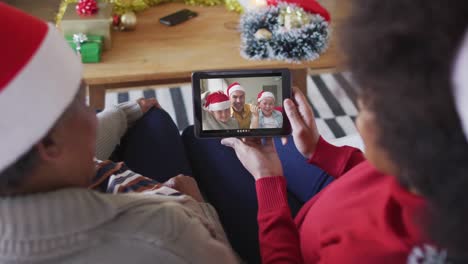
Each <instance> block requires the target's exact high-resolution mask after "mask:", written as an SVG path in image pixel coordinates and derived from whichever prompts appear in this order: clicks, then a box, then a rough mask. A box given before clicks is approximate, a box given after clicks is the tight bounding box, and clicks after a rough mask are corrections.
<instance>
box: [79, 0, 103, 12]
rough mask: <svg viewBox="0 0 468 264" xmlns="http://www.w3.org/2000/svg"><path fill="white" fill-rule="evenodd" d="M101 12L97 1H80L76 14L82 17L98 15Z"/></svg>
mask: <svg viewBox="0 0 468 264" xmlns="http://www.w3.org/2000/svg"><path fill="white" fill-rule="evenodd" d="M98 10H99V7H98V5H97V3H96V0H80V1H78V4H76V12H77V13H78V15H80V16H86V15H92V14H96V13H97V12H98Z"/></svg>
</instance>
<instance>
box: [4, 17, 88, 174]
mask: <svg viewBox="0 0 468 264" xmlns="http://www.w3.org/2000/svg"><path fill="white" fill-rule="evenodd" d="M3 52H8V51H3ZM81 73H82V64H81V62H80V60H79V58H78V56H77V55H76V54H75V53H74V52H73V50H72V49H71V48H70V46H69V45H68V44H67V43H66V41H65V40H64V39H63V35H62V34H60V33H59V32H58V31H57V29H56V28H55V26H54V25H52V24H49V25H48V32H47V34H46V36H45V38H44V40H43V41H42V44H41V46H40V47H39V48H38V50H37V51H36V53H35V54H34V55H33V56H32V58H31V59H30V61H29V62H28V63H27V64H26V65H25V66H24V68H23V69H22V70H21V71H20V72H19V73H18V74H17V75H16V76H15V77H14V79H13V80H11V81H10V82H9V83H8V84H7V87H5V88H4V90H3V91H2V92H0V115H1V118H0V131H2V132H1V134H2V138H1V147H0V171H3V170H4V169H6V168H7V167H8V166H10V165H11V164H13V163H14V162H15V161H16V160H17V159H18V158H20V157H21V156H22V155H23V154H25V153H26V152H27V151H29V150H30V149H31V148H32V146H33V145H34V144H36V143H37V142H38V141H39V140H41V139H42V137H44V136H45V135H46V134H47V132H48V131H49V130H50V129H51V128H52V126H53V125H54V123H55V122H56V121H57V119H58V118H59V117H60V116H61V115H62V113H63V112H64V110H65V109H66V108H67V107H68V105H69V104H70V103H71V102H72V100H73V98H74V97H75V95H76V93H77V91H78V89H79V87H80V82H81Z"/></svg>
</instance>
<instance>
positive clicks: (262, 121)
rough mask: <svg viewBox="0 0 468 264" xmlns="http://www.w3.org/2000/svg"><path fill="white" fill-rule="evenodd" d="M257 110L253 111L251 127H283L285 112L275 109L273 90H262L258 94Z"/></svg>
mask: <svg viewBox="0 0 468 264" xmlns="http://www.w3.org/2000/svg"><path fill="white" fill-rule="evenodd" d="M257 102H258V104H257V107H258V110H257V111H253V112H252V115H253V117H252V125H251V128H281V127H283V114H282V113H281V112H280V111H278V110H275V95H274V94H273V93H271V92H266V91H261V92H260V93H259V94H258V96H257Z"/></svg>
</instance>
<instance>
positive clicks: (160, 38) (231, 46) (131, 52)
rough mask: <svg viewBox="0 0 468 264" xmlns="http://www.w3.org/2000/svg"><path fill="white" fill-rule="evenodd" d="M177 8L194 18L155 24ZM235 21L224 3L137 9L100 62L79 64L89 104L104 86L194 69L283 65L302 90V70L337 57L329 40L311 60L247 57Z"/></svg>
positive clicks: (159, 80)
mask: <svg viewBox="0 0 468 264" xmlns="http://www.w3.org/2000/svg"><path fill="white" fill-rule="evenodd" d="M183 8H189V9H191V10H193V11H195V12H197V13H198V16H197V17H196V18H194V19H191V20H189V21H187V22H185V23H182V24H180V25H177V26H173V27H167V26H164V25H162V24H160V23H159V18H160V17H163V16H165V15H168V14H170V13H173V12H175V11H177V10H180V9H183ZM342 13H343V12H342ZM331 14H332V19H333V23H332V25H333V28H335V25H336V24H339V21H340V20H341V19H342V17H343V16H342V14H341V13H339V12H334V10H331ZM238 22H239V14H237V13H235V12H229V11H227V10H226V8H225V7H224V6H215V7H198V6H187V5H184V4H181V3H168V4H162V5H158V6H156V7H153V8H150V9H148V10H146V11H144V12H141V13H139V14H138V25H137V28H136V30H135V31H130V32H118V31H115V32H113V35H112V45H113V46H112V49H111V50H109V51H105V52H104V53H103V56H102V62H101V63H97V64H85V67H84V79H85V80H86V82H87V83H88V85H89V95H90V105H91V106H92V107H94V108H96V109H102V108H103V107H104V97H105V92H106V90H107V89H115V88H122V87H135V86H147V85H156V84H171V83H183V82H189V81H190V76H191V73H192V72H193V71H198V70H220V69H256V68H289V69H291V71H292V74H293V82H294V84H295V85H296V86H298V87H299V88H300V89H302V90H305V89H306V85H307V82H306V77H307V69H308V68H311V69H326V68H335V67H337V66H338V65H339V61H341V59H340V58H341V56H340V55H339V54H338V52H337V47H336V44H335V41H334V38H332V41H331V43H330V47H329V49H328V51H327V52H325V53H324V54H322V56H321V57H320V58H319V59H317V60H315V61H312V62H305V63H301V64H294V63H285V62H282V61H253V60H247V59H245V58H243V57H241V55H240V33H239V31H238V30H237V26H238Z"/></svg>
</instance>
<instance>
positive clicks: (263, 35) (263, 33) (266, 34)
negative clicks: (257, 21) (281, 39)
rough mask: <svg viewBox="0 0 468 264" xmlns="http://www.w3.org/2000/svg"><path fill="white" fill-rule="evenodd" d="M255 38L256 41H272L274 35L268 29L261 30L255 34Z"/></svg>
mask: <svg viewBox="0 0 468 264" xmlns="http://www.w3.org/2000/svg"><path fill="white" fill-rule="evenodd" d="M254 36H255V38H256V39H265V40H269V39H271V37H272V34H271V32H270V31H269V30H268V29H266V28H260V29H259V30H257V32H255V35H254Z"/></svg>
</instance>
